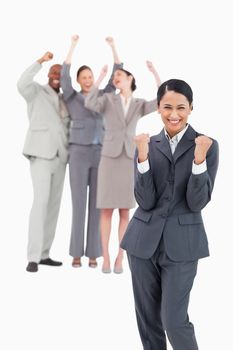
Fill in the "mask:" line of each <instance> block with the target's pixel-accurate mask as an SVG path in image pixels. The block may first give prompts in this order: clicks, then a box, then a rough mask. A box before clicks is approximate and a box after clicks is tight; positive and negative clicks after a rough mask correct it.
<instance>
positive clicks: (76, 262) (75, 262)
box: [72, 258, 82, 267]
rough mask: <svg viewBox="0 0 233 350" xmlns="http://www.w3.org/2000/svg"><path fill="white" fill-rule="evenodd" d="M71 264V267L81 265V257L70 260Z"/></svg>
mask: <svg viewBox="0 0 233 350" xmlns="http://www.w3.org/2000/svg"><path fill="white" fill-rule="evenodd" d="M72 266H73V267H81V266H82V263H81V259H80V258H74V259H73V261H72Z"/></svg>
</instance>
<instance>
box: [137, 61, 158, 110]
mask: <svg viewBox="0 0 233 350" xmlns="http://www.w3.org/2000/svg"><path fill="white" fill-rule="evenodd" d="M146 65H147V68H148V69H149V71H150V72H151V73H152V74H153V76H154V78H155V81H156V85H157V87H159V86H160V85H161V79H160V77H159V74H158V72H157V70H156V69H155V67H154V65H153V63H152V62H151V61H146ZM157 107H158V106H157V99H156V98H155V99H154V100H152V101H146V100H145V101H144V104H143V106H142V116H144V115H146V114H149V113H152V112H154V111H155V110H157Z"/></svg>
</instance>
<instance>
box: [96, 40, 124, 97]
mask: <svg viewBox="0 0 233 350" xmlns="http://www.w3.org/2000/svg"><path fill="white" fill-rule="evenodd" d="M105 40H106V42H107V43H108V45H109V47H110V48H111V50H112V55H113V61H114V65H113V69H112V73H111V76H110V78H109V81H108V83H107V85H106V86H105V88H104V89H102V90H99V94H100V95H101V94H103V93H105V92H114V91H115V90H116V88H115V86H114V85H113V83H112V81H113V74H114V72H115V71H116V70H117V69H119V68H122V67H123V64H122V63H121V61H120V58H119V56H118V53H117V50H116V46H115V42H114V39H113V38H112V37H110V36H108V37H107V38H106V39H105Z"/></svg>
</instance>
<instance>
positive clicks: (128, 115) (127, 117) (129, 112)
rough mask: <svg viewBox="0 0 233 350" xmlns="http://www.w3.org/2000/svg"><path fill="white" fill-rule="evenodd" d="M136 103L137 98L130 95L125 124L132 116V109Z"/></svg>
mask: <svg viewBox="0 0 233 350" xmlns="http://www.w3.org/2000/svg"><path fill="white" fill-rule="evenodd" d="M137 104H138V99H136V98H133V97H132V100H131V102H130V105H129V109H128V112H127V114H126V117H125V120H126V123H127V124H128V123H129V122H130V120H131V119H132V117H133V116H134V111H135V109H136V107H137Z"/></svg>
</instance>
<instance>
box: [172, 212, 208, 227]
mask: <svg viewBox="0 0 233 350" xmlns="http://www.w3.org/2000/svg"><path fill="white" fill-rule="evenodd" d="M178 220H179V224H180V225H196V224H203V220H202V216H201V213H188V214H182V215H179V216H178Z"/></svg>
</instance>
